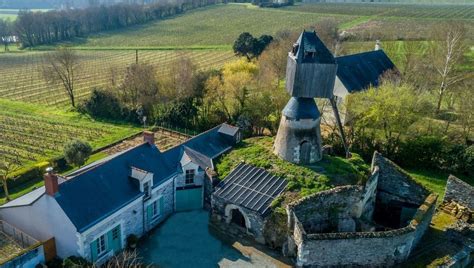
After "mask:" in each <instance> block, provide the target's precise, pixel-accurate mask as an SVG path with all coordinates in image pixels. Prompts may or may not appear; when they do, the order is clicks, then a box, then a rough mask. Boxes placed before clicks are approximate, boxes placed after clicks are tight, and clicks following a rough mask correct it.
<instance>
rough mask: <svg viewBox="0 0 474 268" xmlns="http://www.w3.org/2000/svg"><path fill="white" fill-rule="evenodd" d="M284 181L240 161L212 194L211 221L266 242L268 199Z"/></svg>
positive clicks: (231, 230)
mask: <svg viewBox="0 0 474 268" xmlns="http://www.w3.org/2000/svg"><path fill="white" fill-rule="evenodd" d="M286 185H287V181H286V180H285V179H283V178H279V177H276V176H274V175H271V174H270V173H269V172H267V171H265V170H264V169H262V168H257V167H254V166H251V165H248V164H245V163H241V164H239V165H238V166H237V167H236V168H235V169H234V170H233V171H232V172H231V173H230V174H229V175H228V176H227V177H226V178H225V179H224V180H223V181H222V182H221V183H220V184H219V185H218V186H217V188H216V191H215V192H214V193H213V194H212V199H211V204H212V213H211V217H212V221H213V223H216V225H217V226H218V227H219V228H221V229H223V230H226V229H228V230H229V231H230V233H233V232H235V230H238V232H242V233H244V234H247V235H251V236H253V237H254V238H255V240H256V241H258V242H260V243H265V238H264V226H265V222H266V220H267V216H269V215H270V213H271V203H272V201H273V200H274V199H275V198H277V197H278V196H279V195H280V194H281V193H282V192H283V191H284V190H285V188H286Z"/></svg>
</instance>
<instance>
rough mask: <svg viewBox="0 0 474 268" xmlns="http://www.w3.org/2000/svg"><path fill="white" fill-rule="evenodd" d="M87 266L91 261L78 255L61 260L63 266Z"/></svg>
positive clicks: (77, 267) (71, 267) (67, 267)
mask: <svg viewBox="0 0 474 268" xmlns="http://www.w3.org/2000/svg"><path fill="white" fill-rule="evenodd" d="M87 266H91V263H90V262H88V261H87V260H86V259H84V258H82V257H78V256H70V257H68V258H66V259H65V260H64V261H63V267H65V268H79V267H87Z"/></svg>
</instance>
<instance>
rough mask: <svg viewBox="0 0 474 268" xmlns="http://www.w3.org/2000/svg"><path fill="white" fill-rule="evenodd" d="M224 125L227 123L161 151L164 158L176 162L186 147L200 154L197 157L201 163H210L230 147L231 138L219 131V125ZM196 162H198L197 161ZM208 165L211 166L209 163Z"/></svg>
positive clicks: (231, 144)
mask: <svg viewBox="0 0 474 268" xmlns="http://www.w3.org/2000/svg"><path fill="white" fill-rule="evenodd" d="M225 125H227V124H222V125H219V126H217V127H215V128H212V129H210V130H208V131H206V132H203V133H201V134H199V135H197V136H194V137H193V138H191V139H189V140H187V141H185V142H183V143H182V144H180V145H178V146H176V147H173V148H171V149H169V150H167V151H165V152H163V156H164V158H165V159H166V161H168V162H170V163H178V162H179V160H180V159H181V156H182V155H183V152H184V150H185V148H188V149H191V150H194V151H196V152H198V153H199V154H200V155H199V157H197V158H199V159H200V160H199V161H201V162H202V163H207V164H208V163H209V162H211V163H212V159H214V158H216V157H218V156H220V155H221V154H223V153H225V152H227V151H228V150H230V149H232V146H233V143H232V139H230V138H229V137H228V136H227V135H226V134H224V133H221V132H219V130H220V129H221V127H223V126H225ZM227 126H229V125H227ZM197 164H199V162H198V163H197ZM207 164H206V165H207ZM210 167H213V166H212V165H211V166H210ZM202 168H205V167H202Z"/></svg>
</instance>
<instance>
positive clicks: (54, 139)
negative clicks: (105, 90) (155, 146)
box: [0, 99, 140, 168]
mask: <svg viewBox="0 0 474 268" xmlns="http://www.w3.org/2000/svg"><path fill="white" fill-rule="evenodd" d="M0 125H1V126H2V127H1V128H0V152H1V153H2V154H4V155H6V156H7V157H12V155H13V154H14V152H16V153H17V154H18V155H19V156H20V160H21V161H22V164H23V166H24V168H27V167H29V166H31V165H33V164H35V163H38V162H42V161H48V160H49V159H51V158H53V157H56V156H60V155H61V154H62V150H63V145H64V144H65V143H66V142H67V141H69V140H72V139H81V140H84V141H87V142H89V143H90V144H91V146H92V147H93V148H99V147H102V146H105V145H108V144H110V143H113V142H115V141H117V140H120V139H123V138H125V137H127V136H129V135H131V134H133V133H136V132H138V131H140V129H139V128H137V127H134V126H130V125H120V124H111V123H105V122H98V121H95V120H93V119H91V118H89V117H86V116H83V115H81V114H79V113H76V112H66V111H64V110H58V109H54V108H50V107H48V108H45V107H44V106H41V105H32V104H25V103H22V102H13V101H8V100H3V99H0Z"/></svg>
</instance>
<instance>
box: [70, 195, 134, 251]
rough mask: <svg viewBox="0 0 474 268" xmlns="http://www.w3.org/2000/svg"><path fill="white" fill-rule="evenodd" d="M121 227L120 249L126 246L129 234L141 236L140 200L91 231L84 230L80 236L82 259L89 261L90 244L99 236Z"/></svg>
mask: <svg viewBox="0 0 474 268" xmlns="http://www.w3.org/2000/svg"><path fill="white" fill-rule="evenodd" d="M119 224H120V225H121V231H122V247H125V246H126V241H127V237H128V236H129V235H131V234H134V235H137V236H141V235H142V234H143V202H142V198H139V199H137V200H135V201H133V202H132V203H131V204H129V205H127V206H126V207H125V208H123V209H122V210H120V211H118V212H116V213H114V214H113V215H111V216H109V217H108V218H106V219H104V220H102V222H101V223H98V224H96V225H95V226H94V227H92V228H91V229H88V230H86V231H85V232H83V233H82V234H81V235H80V236H81V239H80V240H79V241H80V242H82V247H81V248H82V250H83V252H82V253H83V254H81V255H82V256H83V257H84V258H86V259H88V260H91V248H90V244H91V243H92V242H93V241H94V240H95V239H97V238H98V237H99V236H100V235H102V234H104V233H105V232H107V231H109V230H111V229H112V228H114V227H115V226H117V225H119Z"/></svg>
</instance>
